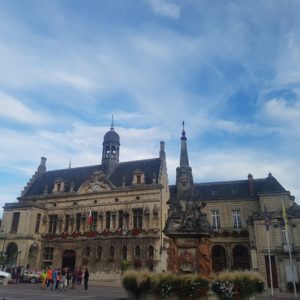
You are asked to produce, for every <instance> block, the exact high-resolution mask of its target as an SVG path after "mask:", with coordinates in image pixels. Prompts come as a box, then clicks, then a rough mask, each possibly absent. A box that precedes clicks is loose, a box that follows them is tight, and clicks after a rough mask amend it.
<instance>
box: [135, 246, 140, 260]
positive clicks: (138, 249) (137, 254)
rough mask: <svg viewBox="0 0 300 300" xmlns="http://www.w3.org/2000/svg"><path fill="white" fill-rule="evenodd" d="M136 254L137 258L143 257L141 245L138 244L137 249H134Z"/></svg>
mask: <svg viewBox="0 0 300 300" xmlns="http://www.w3.org/2000/svg"><path fill="white" fill-rule="evenodd" d="M134 256H135V257H136V258H140V257H141V248H140V246H136V247H135V249H134Z"/></svg>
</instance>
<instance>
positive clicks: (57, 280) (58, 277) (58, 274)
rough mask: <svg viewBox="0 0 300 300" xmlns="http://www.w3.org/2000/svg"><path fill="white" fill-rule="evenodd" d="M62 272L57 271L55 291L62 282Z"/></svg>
mask: <svg viewBox="0 0 300 300" xmlns="http://www.w3.org/2000/svg"><path fill="white" fill-rule="evenodd" d="M60 277H61V276H60V270H59V269H57V277H56V284H55V289H56V290H57V289H58V287H59V282H60Z"/></svg>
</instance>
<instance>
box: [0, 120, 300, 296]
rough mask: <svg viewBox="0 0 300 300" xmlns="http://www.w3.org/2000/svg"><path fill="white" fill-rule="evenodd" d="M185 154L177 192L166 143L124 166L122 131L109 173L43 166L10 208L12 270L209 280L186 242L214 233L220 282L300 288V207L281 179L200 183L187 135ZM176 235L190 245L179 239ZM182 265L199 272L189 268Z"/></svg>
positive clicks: (211, 252)
mask: <svg viewBox="0 0 300 300" xmlns="http://www.w3.org/2000/svg"><path fill="white" fill-rule="evenodd" d="M180 149H181V150H180V158H179V167H178V168H177V180H176V184H174V185H169V183H168V174H167V165H166V161H167V159H166V154H165V144H164V142H160V147H159V149H158V156H157V157H155V158H149V159H143V160H136V161H127V162H122V161H120V160H119V157H120V153H121V146H120V137H119V135H118V134H117V132H116V131H115V129H114V126H113V124H112V126H111V128H110V130H109V131H108V132H107V133H106V134H105V135H104V139H103V148H102V161H101V164H98V165H92V166H85V167H79V168H68V169H61V170H47V169H46V158H43V157H42V158H41V162H40V165H39V166H38V168H37V171H36V172H35V174H34V175H33V176H32V178H31V179H30V180H29V182H28V183H27V185H26V186H25V188H24V190H23V191H22V193H21V196H20V197H19V198H18V199H17V200H18V201H17V202H14V203H6V204H5V206H4V214H3V219H2V225H1V229H2V234H1V235H0V249H3V250H2V254H3V259H4V260H5V263H6V264H8V265H12V266H15V265H23V266H25V267H28V268H31V269H41V268H43V267H45V266H49V265H51V266H53V267H62V266H68V267H70V268H74V267H79V266H88V268H89V270H90V273H91V274H92V276H97V274H99V273H100V272H112V271H113V272H119V271H120V270H121V269H124V268H126V267H127V266H129V268H134V269H140V268H143V269H148V270H150V271H156V272H167V271H170V272H189V271H193V270H194V271H196V272H197V271H198V272H199V271H201V268H200V267H199V264H198V263H197V255H196V254H197V253H198V252H199V251H200V254H201V250H199V249H198V248H197V249H196V248H195V249H194V250H193V247H194V246H193V245H187V244H186V243H189V239H188V238H185V237H184V232H187V230H191V232H197V230H198V229H199V228H200V227H201V226H204V225H205V236H206V240H207V251H208V264H209V270H210V271H211V272H213V273H217V272H220V271H222V270H237V269H249V270H250V269H251V270H257V271H259V272H260V273H261V274H262V275H263V277H264V279H265V282H266V285H267V286H270V271H269V270H270V269H271V272H272V279H273V285H274V288H275V289H277V288H278V289H280V290H285V289H286V285H287V283H288V282H289V281H292V280H295V281H297V282H299V271H298V270H299V268H300V264H299V262H300V207H299V206H298V205H297V204H296V202H295V199H294V197H293V196H292V195H291V193H290V192H289V191H287V190H286V189H285V188H284V187H283V186H282V185H281V184H280V183H279V181H278V180H277V179H276V178H275V177H274V176H273V175H272V174H271V173H269V174H268V175H267V176H266V178H258V179H256V178H254V176H253V175H251V174H248V175H247V176H245V179H241V180H232V181H223V182H207V183H196V182H194V179H193V174H192V167H191V166H190V163H189V159H188V148H187V138H186V133H185V130H184V128H183V131H182V135H181V148H180ZM246 174H247V173H246ZM184 182H185V183H186V182H188V185H189V189H188V193H189V195H188V197H187V198H186V199H187V200H188V201H186V199H185V197H186V195H184V193H185V191H184V190H183V189H182V184H183V183H184ZM283 205H284V207H285V209H286V213H287V217H288V228H289V235H286V234H285V233H286V232H285V230H284V226H283V222H282V221H283V218H282V207H283ZM188 207H190V208H191V209H188ZM194 208H195V209H194ZM266 212H267V213H268V216H269V224H268V225H270V226H268V229H269V231H268V233H269V237H270V238H269V244H270V259H269V256H268V247H267V238H266V224H265V216H266ZM200 218H201V221H200ZM199 226H200V227H199ZM198 227H199V228H198ZM174 228H175V229H174ZM182 229H184V231H182V232H181V233H180V230H182ZM174 232H176V234H178V232H179V236H180V239H178V240H176V239H175V238H173V236H174ZM195 236H197V235H196V234H195ZM195 236H194V237H195ZM287 238H288V240H287ZM200 244H201V243H200ZM288 246H290V247H288ZM195 247H198V244H197V246H195ZM289 249H291V256H290V255H289V254H290V253H289ZM197 251H198V252H197ZM193 256H195V257H194V258H193ZM182 257H185V258H186V259H187V261H186V262H187V263H188V264H189V266H190V267H189V268H190V269H184V268H183V267H181V266H180V263H179V259H182ZM188 260H190V261H188ZM269 262H270V263H271V268H270V264H269ZM291 263H292V265H293V267H291ZM188 264H185V265H188Z"/></svg>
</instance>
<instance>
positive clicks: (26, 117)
mask: <svg viewBox="0 0 300 300" xmlns="http://www.w3.org/2000/svg"><path fill="white" fill-rule="evenodd" d="M0 106H1V110H0V117H3V118H6V119H10V120H14V121H17V122H21V123H27V124H31V125H39V124H44V123H48V122H51V121H52V118H51V117H50V116H49V115H47V114H45V113H43V112H41V111H35V110H33V109H30V108H29V107H28V106H26V105H24V104H23V103H22V102H21V101H20V100H18V99H16V98H14V97H12V96H10V95H8V94H6V93H3V92H1V91H0Z"/></svg>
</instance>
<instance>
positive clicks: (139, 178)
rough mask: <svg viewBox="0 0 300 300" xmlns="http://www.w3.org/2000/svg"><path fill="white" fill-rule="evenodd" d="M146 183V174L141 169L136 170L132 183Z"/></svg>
mask: <svg viewBox="0 0 300 300" xmlns="http://www.w3.org/2000/svg"><path fill="white" fill-rule="evenodd" d="M144 183H145V174H144V172H142V171H140V170H135V171H134V172H133V182H132V184H144Z"/></svg>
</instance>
